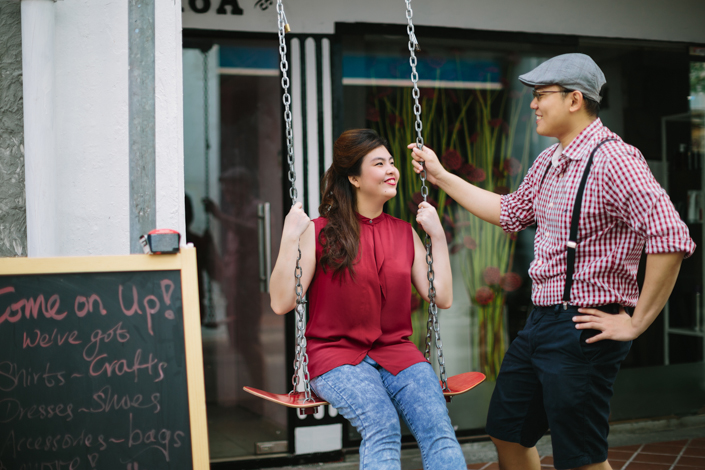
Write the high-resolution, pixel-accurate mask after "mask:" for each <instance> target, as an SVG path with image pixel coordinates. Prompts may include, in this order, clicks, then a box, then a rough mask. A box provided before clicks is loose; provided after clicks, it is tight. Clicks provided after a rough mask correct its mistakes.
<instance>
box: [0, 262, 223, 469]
mask: <svg viewBox="0 0 705 470" xmlns="http://www.w3.org/2000/svg"><path fill="white" fill-rule="evenodd" d="M200 331H201V330H200V316H199V301H198V282H197V273H196V256H195V249H194V248H182V249H181V252H180V253H179V254H175V255H160V256H151V255H129V256H97V257H82V258H45V259H38V258H33V259H27V258H5V259H0V470H35V469H36V470H40V469H41V470H153V469H170V470H171V469H174V470H176V469H178V470H182V469H184V470H206V469H207V468H208V466H209V459H208V437H207V436H208V433H207V427H206V426H207V425H206V407H205V390H204V384H203V359H202V357H203V356H202V354H203V353H202V349H201V336H200Z"/></svg>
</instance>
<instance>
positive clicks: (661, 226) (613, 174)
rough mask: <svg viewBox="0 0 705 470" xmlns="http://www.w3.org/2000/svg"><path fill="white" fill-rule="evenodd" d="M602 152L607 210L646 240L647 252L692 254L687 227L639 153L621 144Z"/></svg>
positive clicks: (693, 245)
mask: <svg viewBox="0 0 705 470" xmlns="http://www.w3.org/2000/svg"><path fill="white" fill-rule="evenodd" d="M606 147H607V146H606ZM615 150H616V151H615ZM605 151H606V152H607V154H608V163H607V165H606V175H605V179H606V181H605V183H606V184H605V185H604V186H603V188H604V192H605V201H606V206H607V210H608V211H609V212H611V213H612V215H614V216H615V217H617V218H619V219H620V220H622V221H623V222H624V223H626V224H627V225H628V226H629V227H630V228H631V229H632V230H633V231H634V232H636V233H638V234H639V235H640V236H642V237H644V238H645V239H646V252H647V253H650V254H651V253H675V252H679V251H682V252H685V256H686V257H688V256H690V255H692V254H693V252H694V251H695V243H694V242H693V240H692V238H691V237H690V233H689V231H688V227H687V226H686V225H685V223H684V222H683V221H682V220H681V218H680V216H679V215H678V212H677V211H676V209H675V207H673V204H672V203H671V199H670V198H669V197H668V194H666V191H665V190H664V189H663V188H662V187H661V185H660V184H658V182H657V181H656V179H655V178H654V176H653V174H651V170H649V167H648V165H647V164H646V160H644V157H643V156H642V155H641V153H639V151H638V150H636V149H635V148H633V147H631V146H627V145H626V144H624V143H619V144H616V145H615V146H610V147H609V149H606V150H605Z"/></svg>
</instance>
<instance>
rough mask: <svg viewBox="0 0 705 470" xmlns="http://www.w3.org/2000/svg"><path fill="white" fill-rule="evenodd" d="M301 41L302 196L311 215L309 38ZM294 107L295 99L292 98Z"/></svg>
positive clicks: (303, 37)
mask: <svg viewBox="0 0 705 470" xmlns="http://www.w3.org/2000/svg"><path fill="white" fill-rule="evenodd" d="M295 37H296V38H297V39H298V40H299V63H300V67H301V103H300V104H299V106H301V148H302V149H303V151H302V152H301V158H302V160H301V161H302V162H303V175H301V178H303V194H302V195H301V198H302V201H303V209H304V212H306V213H307V214H310V213H311V211H310V208H309V205H308V202H309V198H308V106H307V102H306V98H307V95H308V94H307V92H306V85H307V80H306V39H307V38H308V36H298V35H297V36H295ZM292 85H293V82H292ZM292 106H293V97H292Z"/></svg>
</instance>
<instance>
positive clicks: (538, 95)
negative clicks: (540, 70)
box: [531, 90, 570, 101]
mask: <svg viewBox="0 0 705 470" xmlns="http://www.w3.org/2000/svg"><path fill="white" fill-rule="evenodd" d="M550 93H570V90H548V91H537V90H532V91H531V95H532V96H533V97H534V98H536V101H541V98H543V95H548V94H550Z"/></svg>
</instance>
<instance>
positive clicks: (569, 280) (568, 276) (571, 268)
mask: <svg viewBox="0 0 705 470" xmlns="http://www.w3.org/2000/svg"><path fill="white" fill-rule="evenodd" d="M613 140H617V139H607V140H603V141H602V142H600V143H599V144H597V145H596V146H595V148H594V149H592V152H591V153H590V157H589V158H588V161H587V165H585V171H584V172H583V178H582V179H581V180H580V186H578V193H577V194H576V195H575V203H574V204H573V215H572V216H571V218H570V235H569V236H568V243H567V244H566V245H567V246H566V248H567V251H568V266H567V269H566V273H565V289H564V290H563V308H564V309H568V304H569V303H570V290H571V288H572V287H573V273H574V272H575V251H576V248H577V247H578V223H579V222H580V209H581V208H582V205H583V193H584V192H585V184H586V183H587V179H588V175H589V174H590V168H591V167H592V160H593V157H594V156H595V153H597V150H598V149H599V148H600V147H601V146H602V144H604V143H607V142H610V141H613ZM550 168H551V164H550V163H549V165H548V168H546V172H545V173H544V174H543V178H541V183H540V184H539V191H540V190H541V186H543V180H544V179H546V175H548V170H549V169H550ZM537 195H538V192H537Z"/></svg>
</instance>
